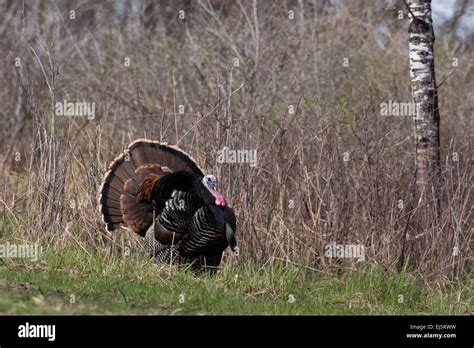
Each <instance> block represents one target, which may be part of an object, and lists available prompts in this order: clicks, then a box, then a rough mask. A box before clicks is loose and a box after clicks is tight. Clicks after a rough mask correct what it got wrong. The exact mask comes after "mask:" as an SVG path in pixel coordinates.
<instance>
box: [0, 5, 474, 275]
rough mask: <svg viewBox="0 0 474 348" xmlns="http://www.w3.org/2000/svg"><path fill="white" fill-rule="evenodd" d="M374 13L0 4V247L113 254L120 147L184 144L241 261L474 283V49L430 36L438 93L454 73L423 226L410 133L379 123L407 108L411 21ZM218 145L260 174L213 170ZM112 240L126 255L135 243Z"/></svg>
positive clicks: (407, 125)
mask: <svg viewBox="0 0 474 348" xmlns="http://www.w3.org/2000/svg"><path fill="white" fill-rule="evenodd" d="M7 4H9V2H7ZM136 4H137V5H140V4H139V3H136ZM318 4H319V3H318ZM371 4H373V2H372V1H360V2H356V3H353V2H344V5H343V7H342V8H341V9H339V10H338V11H336V10H335V9H334V8H333V7H330V6H326V7H325V6H322V5H321V4H319V5H317V6H314V5H313V2H306V1H280V2H278V3H277V4H276V3H275V4H272V3H271V2H252V1H242V2H239V1H237V2H232V3H227V4H225V6H223V7H220V6H221V2H220V1H211V2H209V3H208V2H206V1H200V2H193V3H191V4H188V3H186V2H178V3H176V2H173V5H171V4H168V5H167V6H165V5H163V6H164V7H161V11H160V12H156V13H155V15H156V16H157V17H152V18H154V20H149V21H148V22H146V20H145V19H144V18H145V17H146V18H149V17H148V16H149V14H148V15H147V16H145V17H143V16H140V15H139V14H137V13H134V12H133V11H129V13H128V14H127V16H124V15H122V14H120V13H118V14H117V13H114V11H113V10H112V9H113V8H114V6H112V3H111V2H110V1H108V2H103V3H100V4H96V3H93V2H88V1H85V2H79V3H78V4H74V5H73V4H72V3H71V2H68V1H62V2H59V3H57V4H54V3H49V2H41V3H36V2H28V1H27V2H26V4H25V9H22V6H21V4H16V3H15V4H11V5H10V7H9V8H7V5H5V3H4V4H3V5H1V10H0V11H1V12H2V22H1V23H0V34H2V41H1V43H0V52H1V54H2V56H3V62H4V65H3V66H2V67H0V74H1V79H2V85H1V87H0V101H1V103H2V112H1V116H0V117H1V118H2V125H3V129H2V131H1V132H2V138H1V140H2V141H1V142H0V146H1V152H2V158H0V163H2V162H3V168H2V171H3V175H2V196H1V198H2V205H1V208H0V209H2V210H1V211H2V213H1V214H2V215H1V216H2V220H3V232H4V233H3V236H4V237H8V238H10V237H11V236H12V237H14V238H20V239H27V240H33V241H39V242H41V243H44V244H47V245H49V246H50V247H58V248H59V247H67V245H68V243H74V244H79V245H81V246H82V247H83V248H84V250H90V248H108V247H109V245H110V240H111V238H112V239H114V238H115V237H110V236H107V235H105V234H104V229H103V226H102V224H101V223H100V216H99V214H98V213H97V203H96V194H97V188H98V186H99V184H100V180H101V177H102V174H103V173H104V172H105V170H106V167H107V165H108V163H109V162H110V160H111V159H112V158H113V157H114V156H115V155H116V154H118V153H119V152H121V151H122V150H123V149H124V148H125V147H126V146H127V144H128V143H129V142H130V141H131V140H133V139H135V138H139V137H148V138H152V139H156V140H161V141H166V142H169V143H171V144H178V145H179V146H180V147H182V148H184V149H185V150H186V151H187V152H188V153H190V154H192V156H193V157H194V158H196V159H197V160H198V162H199V163H200V164H201V166H202V167H203V168H204V169H205V171H206V172H209V173H215V174H216V175H217V176H218V177H219V178H220V180H221V184H220V185H221V187H222V188H223V189H224V193H225V196H226V197H227V198H228V200H229V201H230V202H231V204H232V205H233V206H234V208H235V209H236V211H237V213H238V242H239V245H240V251H241V261H240V262H249V261H252V262H257V263H260V264H263V263H265V262H268V261H269V260H270V261H271V260H272V259H283V260H286V261H288V262H291V263H298V264H303V265H305V266H307V267H310V268H316V269H319V270H323V271H324V270H334V269H352V268H356V267H365V266H366V265H378V266H380V267H382V268H383V269H396V268H397V267H399V266H400V263H401V260H402V261H404V262H407V263H408V265H410V266H412V267H415V268H416V269H417V270H418V271H419V272H420V273H421V274H422V275H424V276H425V277H426V278H433V277H436V278H437V279H442V278H444V277H453V276H459V275H461V274H463V273H464V272H466V271H469V270H470V267H471V263H472V245H470V243H472V239H473V238H472V237H473V216H472V206H473V192H472V189H473V186H472V183H473V170H472V163H473V162H472V153H473V146H472V131H473V128H472V117H471V116H472V113H473V105H474V100H473V95H472V92H470V91H471V90H472V81H473V74H474V71H473V62H472V59H470V57H472V54H473V44H472V42H462V41H459V39H455V38H454V37H453V35H452V34H450V33H440V35H439V36H438V38H437V44H436V68H437V77H438V81H442V80H443V78H444V77H445V76H446V75H447V74H448V73H449V72H450V70H451V69H452V68H453V67H452V59H453V58H454V57H456V58H458V60H459V66H458V67H456V68H454V71H453V72H452V73H451V75H450V76H449V78H448V79H447V80H446V81H445V82H444V83H443V85H442V87H441V88H440V108H441V119H442V121H441V136H442V138H441V142H442V149H441V153H442V158H443V159H444V160H443V177H444V187H443V208H442V212H441V215H440V218H439V219H438V218H437V217H436V214H434V213H433V214H426V213H423V214H419V213H418V211H417V202H415V201H414V198H413V197H414V196H413V193H414V192H413V191H414V186H413V176H414V174H413V173H414V163H413V162H414V153H413V152H414V143H413V141H414V138H413V121H412V119H411V118H410V117H384V116H381V115H380V103H382V102H388V100H390V99H391V100H392V101H398V102H411V95H410V86H409V83H410V82H409V81H410V80H409V70H408V51H407V50H408V34H407V21H406V20H399V19H397V17H396V14H394V13H392V12H390V11H385V10H384V9H383V7H382V6H379V5H377V6H372V5H371ZM141 5H143V4H141ZM156 6H158V5H156ZM70 9H74V10H76V19H75V20H70V19H69V18H68V15H69V10H70ZM181 9H184V10H185V16H186V17H185V19H184V20H180V19H179V11H180V10H181ZM290 10H293V11H294V12H295V19H294V20H290V19H289V18H288V11H290ZM149 11H151V10H149ZM155 11H158V9H157V8H155ZM87 13H89V14H87ZM91 13H95V17H91V15H90V14H91ZM114 18H115V19H114ZM140 18H142V20H140ZM405 18H406V17H405ZM145 23H148V24H147V27H145ZM380 25H383V26H385V27H386V31H380V30H381V29H380ZM16 57H20V59H21V66H20V67H15V65H14V63H15V58H16ZM126 58H129V59H130V66H129V67H127V66H125V64H124V62H125V59H126ZM235 58H237V59H238V61H239V66H234V63H235V60H234V59H235ZM344 58H348V59H349V66H347V67H345V66H344V65H343V61H344ZM64 99H67V100H69V101H87V102H93V103H95V113H96V115H95V119H93V120H88V119H87V118H86V117H61V116H56V115H54V108H53V107H52V106H53V105H54V103H55V102H57V101H62V100H64ZM180 105H183V106H184V113H180ZM291 107H293V108H294V111H295V112H294V113H291V112H290V111H291V110H290V109H291ZM224 146H227V147H229V148H230V149H235V150H257V156H258V165H257V166H256V167H251V166H249V164H229V163H227V164H219V163H217V161H216V156H217V151H218V150H220V149H222V148H223V147H224ZM455 153H456V155H455ZM18 154H19V155H20V160H19V161H16V159H17V158H16V156H18ZM454 156H458V161H454V160H453V158H454ZM345 158H346V159H348V160H347V161H345V160H344V159H345ZM400 200H403V207H401V205H400ZM290 201H291V202H290ZM290 205H292V206H293V208H290ZM400 207H401V208H400ZM119 236H120V238H115V241H117V240H119V241H120V242H119V244H121V245H122V247H123V246H124V244H125V243H132V244H133V243H134V238H133V236H131V235H129V234H127V233H122V232H120V233H119ZM130 238H131V240H130ZM332 241H335V242H338V243H362V244H364V245H365V247H366V259H367V261H366V262H365V263H363V264H359V263H357V262H356V261H351V260H344V261H341V260H339V261H335V260H332V261H331V260H330V259H327V258H325V257H324V251H323V248H324V246H325V245H326V244H328V243H330V242H332ZM456 246H457V247H458V248H459V254H458V255H457V256H456V255H453V248H454V247H456Z"/></svg>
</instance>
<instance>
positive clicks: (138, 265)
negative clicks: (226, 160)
mask: <svg viewBox="0 0 474 348" xmlns="http://www.w3.org/2000/svg"><path fill="white" fill-rule="evenodd" d="M472 283H473V281H472V279H468V280H466V281H464V282H456V283H450V284H449V285H447V286H443V287H442V288H439V289H438V290H436V291H434V290H430V289H429V288H428V287H426V286H424V285H423V284H422V282H421V281H420V280H419V279H418V278H417V277H416V276H414V275H413V274H410V273H406V272H405V273H400V274H383V273H382V272H380V271H375V270H373V271H365V272H362V271H358V272H353V273H348V274H346V275H342V276H338V277H336V276H333V277H332V276H326V275H324V276H322V275H320V274H317V273H314V272H311V271H307V270H304V269H299V268H297V267H293V266H282V265H275V264H274V265H272V266H266V267H264V268H258V267H252V266H249V265H240V266H239V267H237V269H234V270H232V269H231V268H230V267H227V268H225V269H224V270H223V271H221V272H219V273H218V274H216V275H196V274H194V273H192V272H190V271H184V270H177V269H170V268H169V267H166V266H157V265H155V264H153V263H152V262H151V261H149V260H147V259H145V258H139V257H137V258H134V257H129V258H124V259H122V258H119V257H117V256H110V255H107V254H106V253H104V252H97V253H96V254H91V255H88V254H87V253H85V252H84V251H80V250H69V251H64V250H63V251H51V250H49V251H46V252H45V253H43V255H42V256H41V258H40V259H39V260H38V261H37V262H31V261H26V260H17V259H3V260H0V313H3V314H177V315H201V314H238V315H242V314H284V315H356V314H362V315H364V314H395V315H404V314H469V313H472V312H473V310H472V309H473V303H472V297H473V296H472V295H473V291H472ZM440 289H444V290H440ZM180 295H183V296H181V299H182V300H184V301H181V302H180ZM291 295H292V296H293V297H294V299H295V301H294V302H293V303H290V302H289V299H290V297H291ZM399 295H403V300H404V301H403V303H399ZM72 299H74V300H75V301H71V300H72ZM71 302H73V303H71Z"/></svg>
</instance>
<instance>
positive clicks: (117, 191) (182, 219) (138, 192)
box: [99, 139, 236, 269]
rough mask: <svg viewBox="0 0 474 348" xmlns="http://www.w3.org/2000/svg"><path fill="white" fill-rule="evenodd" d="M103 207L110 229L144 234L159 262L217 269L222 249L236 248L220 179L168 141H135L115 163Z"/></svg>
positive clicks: (104, 190) (232, 216)
mask: <svg viewBox="0 0 474 348" xmlns="http://www.w3.org/2000/svg"><path fill="white" fill-rule="evenodd" d="M99 205H100V209H101V213H102V215H103V218H104V222H105V223H106V227H107V230H108V231H113V230H115V229H117V228H119V227H120V226H126V227H129V228H130V229H132V230H133V231H134V232H136V233H138V234H139V235H140V236H142V237H145V236H146V238H147V240H148V241H153V243H151V244H153V245H152V246H151V247H150V248H149V249H150V250H149V251H150V252H151V253H152V256H153V257H154V258H155V260H156V261H159V262H163V263H171V264H187V263H192V264H193V266H194V267H195V268H198V269H202V268H205V269H215V268H216V267H217V266H219V264H220V261H221V258H222V253H223V251H224V250H225V249H226V248H227V247H228V246H230V247H231V249H232V250H234V248H235V246H236V241H235V231H236V218H235V214H234V211H233V209H232V208H230V207H229V206H228V205H227V202H226V201H225V199H224V197H223V196H222V194H221V193H220V192H219V191H218V190H217V180H216V178H215V177H214V176H213V175H206V176H204V174H203V172H202V171H201V169H200V168H199V167H198V166H197V164H196V163H195V162H194V160H193V159H192V158H191V157H190V156H189V155H188V154H186V153H185V152H184V151H182V150H180V149H179V148H177V147H174V146H170V145H167V144H166V143H160V142H155V141H151V140H146V139H140V140H137V141H135V142H133V143H131V144H130V145H129V146H128V148H127V149H126V150H125V151H124V152H123V153H122V154H121V155H120V156H119V157H117V158H116V159H115V160H114V161H113V162H112V163H111V165H110V170H109V171H108V172H107V173H106V175H105V177H104V180H103V183H102V186H101V188H100V196H99ZM150 236H152V238H150Z"/></svg>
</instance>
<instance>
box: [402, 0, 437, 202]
mask: <svg viewBox="0 0 474 348" xmlns="http://www.w3.org/2000/svg"><path fill="white" fill-rule="evenodd" d="M408 6H409V8H410V10H411V12H412V13H410V14H409V18H410V27H409V36H410V41H409V49H410V76H411V87H412V95H413V100H414V102H415V103H416V106H417V110H418V113H417V116H416V118H415V130H416V146H417V148H416V168H417V173H416V175H417V177H416V184H417V188H418V194H419V195H420V198H421V197H423V196H424V195H425V194H426V193H428V192H432V193H433V194H434V195H435V197H437V195H438V194H437V188H438V184H439V181H438V180H439V176H440V153H439V148H440V136H439V110H438V96H437V91H436V79H435V69H434V52H433V46H434V40H435V37H434V31H433V23H432V19H431V1H430V0H410V1H409V3H408ZM413 15H414V16H415V18H413Z"/></svg>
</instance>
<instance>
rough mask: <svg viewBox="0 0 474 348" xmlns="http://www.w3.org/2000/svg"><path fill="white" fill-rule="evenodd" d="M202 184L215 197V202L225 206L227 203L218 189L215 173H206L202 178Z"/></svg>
mask: <svg viewBox="0 0 474 348" xmlns="http://www.w3.org/2000/svg"><path fill="white" fill-rule="evenodd" d="M202 184H203V185H204V187H205V188H206V189H207V190H208V191H209V193H210V194H211V195H212V197H214V204H215V205H217V206H218V207H219V206H220V207H225V206H227V203H226V201H225V199H224V196H223V195H222V193H220V192H219V191H217V180H216V177H215V176H214V175H206V176H204V177H203V178H202Z"/></svg>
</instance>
